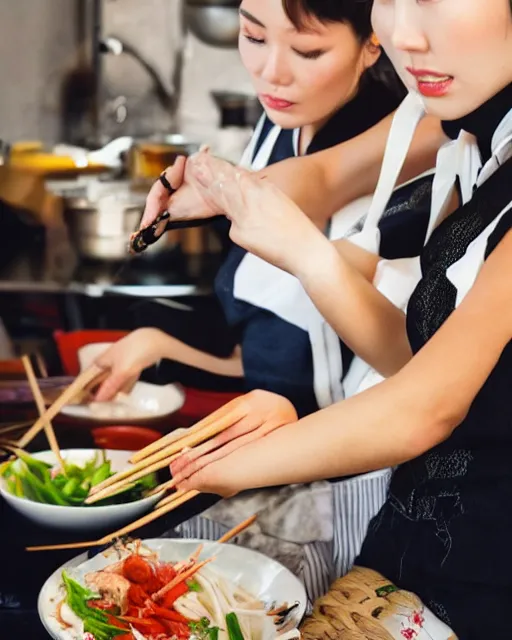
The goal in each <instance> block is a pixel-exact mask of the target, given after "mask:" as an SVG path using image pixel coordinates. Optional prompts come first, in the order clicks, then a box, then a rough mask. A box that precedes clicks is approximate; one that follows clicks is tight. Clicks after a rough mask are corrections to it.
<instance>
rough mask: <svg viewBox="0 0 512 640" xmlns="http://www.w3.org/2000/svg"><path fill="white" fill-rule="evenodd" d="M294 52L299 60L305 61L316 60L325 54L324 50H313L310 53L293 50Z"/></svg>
mask: <svg viewBox="0 0 512 640" xmlns="http://www.w3.org/2000/svg"><path fill="white" fill-rule="evenodd" d="M294 51H295V53H296V54H297V55H299V56H300V57H301V58H305V59H306V60H317V59H318V58H320V57H321V56H323V55H324V53H325V50H324V49H313V50H312V51H297V49H294Z"/></svg>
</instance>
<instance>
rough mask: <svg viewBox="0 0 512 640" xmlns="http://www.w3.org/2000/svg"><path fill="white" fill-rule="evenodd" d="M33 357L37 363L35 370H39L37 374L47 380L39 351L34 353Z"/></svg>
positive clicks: (46, 371) (44, 365) (46, 370)
mask: <svg viewBox="0 0 512 640" xmlns="http://www.w3.org/2000/svg"><path fill="white" fill-rule="evenodd" d="M34 357H35V359H36V362H37V368H38V369H39V373H40V374H41V377H42V378H47V377H48V369H47V368H46V364H45V362H44V359H43V356H42V355H41V353H40V352H39V351H36V352H35V354H34Z"/></svg>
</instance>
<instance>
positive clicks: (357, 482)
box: [175, 469, 392, 605]
mask: <svg viewBox="0 0 512 640" xmlns="http://www.w3.org/2000/svg"><path fill="white" fill-rule="evenodd" d="M391 473H392V472H391V470H390V469H384V470H383V471H376V472H373V473H368V474H365V475H361V476H357V477H354V478H351V479H349V480H341V481H339V482H335V483H332V499H333V519H334V527H333V529H334V534H333V538H332V540H330V541H329V542H313V543H309V544H306V545H304V546H303V547H302V549H303V557H302V562H301V568H300V570H299V572H298V577H299V578H300V579H301V581H302V582H303V584H304V586H305V588H306V592H307V594H308V599H309V604H310V605H311V604H312V603H313V602H314V601H315V600H316V599H317V598H318V597H320V596H321V595H323V594H324V593H326V592H327V591H328V589H329V586H330V584H331V583H332V582H333V581H334V580H335V579H336V578H339V577H340V576H343V575H345V574H346V573H347V571H349V569H350V568H351V567H352V565H353V563H354V560H355V558H356V557H357V555H358V554H359V551H360V549H361V545H362V542H363V539H364V537H365V535H366V530H367V528H368V523H369V522H370V520H371V519H372V518H373V516H375V515H376V514H377V512H378V511H379V509H380V507H381V506H382V504H383V503H384V500H385V499H386V495H387V488H388V484H389V480H390V478H391ZM297 526H300V522H298V523H297ZM228 529H229V527H226V526H225V525H223V524H220V523H218V522H214V521H213V520H211V519H210V518H208V517H207V516H204V515H202V516H196V517H194V518H192V519H191V520H188V521H187V522H183V523H182V524H180V525H179V526H178V527H177V528H176V532H175V533H176V534H177V535H179V536H180V537H183V538H200V539H205V540H217V539H218V538H220V537H221V536H222V535H223V534H224V533H226V532H227V531H228ZM258 550H261V549H258Z"/></svg>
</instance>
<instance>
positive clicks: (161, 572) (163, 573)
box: [156, 563, 176, 584]
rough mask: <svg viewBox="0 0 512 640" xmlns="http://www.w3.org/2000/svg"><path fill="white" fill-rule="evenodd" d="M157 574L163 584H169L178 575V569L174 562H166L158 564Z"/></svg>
mask: <svg viewBox="0 0 512 640" xmlns="http://www.w3.org/2000/svg"><path fill="white" fill-rule="evenodd" d="M156 575H157V576H158V579H159V580H160V581H161V582H162V584H167V583H168V582H170V581H171V580H174V578H175V577H176V570H175V569H174V567H173V566H172V564H170V563H164V564H160V565H158V566H157V568H156Z"/></svg>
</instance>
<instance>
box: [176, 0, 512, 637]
mask: <svg viewBox="0 0 512 640" xmlns="http://www.w3.org/2000/svg"><path fill="white" fill-rule="evenodd" d="M372 20H373V24H374V27H375V30H376V32H377V34H378V35H379V37H380V39H381V41H382V42H383V45H384V47H385V48H386V51H387V53H388V54H389V56H390V58H391V59H392V61H393V64H394V66H395V68H396V69H397V71H398V72H399V73H400V75H401V77H403V78H404V80H405V82H406V83H407V86H408V87H409V90H410V93H409V95H408V97H407V98H406V100H405V101H404V103H403V105H405V106H406V107H407V108H406V109H402V106H403V105H402V106H401V107H400V108H399V112H397V116H396V120H395V123H394V124H396V126H394V130H393V131H392V134H391V136H390V139H389V147H388V149H389V150H390V153H389V155H388V154H386V158H385V161H384V165H383V172H384V173H387V171H388V170H389V168H390V167H391V168H392V169H393V171H391V173H390V175H393V174H394V172H395V171H396V169H397V167H399V165H400V163H401V161H402V160H403V157H404V154H405V152H406V150H407V145H405V144H403V142H404V140H400V136H398V138H397V136H396V135H395V134H396V133H399V134H400V133H401V132H403V131H404V130H405V128H411V127H412V128H413V127H414V126H415V125H416V123H417V119H418V117H421V115H422V113H424V112H425V111H426V112H427V113H430V114H433V115H435V116H437V117H438V118H441V119H442V122H443V129H444V131H445V134H446V142H445V145H444V146H443V147H442V148H441V149H440V152H439V155H438V161H437V166H436V172H435V178H434V183H433V189H432V211H431V219H430V223H429V228H428V233H427V236H426V241H425V246H424V248H423V249H422V251H421V255H420V259H421V280H420V281H419V283H418V285H417V286H416V288H415V290H414V292H413V294H412V296H411V297H410V300H409V303H408V306H407V313H406V314H404V313H402V312H401V311H400V310H399V309H396V308H393V306H392V305H390V304H389V303H388V302H387V301H386V300H385V299H384V298H383V297H382V299H381V302H382V306H381V308H380V311H379V312H378V313H376V311H377V309H376V306H375V305H374V304H372V305H371V307H370V306H369V305H368V304H367V303H368V301H369V300H370V299H371V300H373V297H371V294H372V293H375V291H372V287H371V278H370V282H366V285H365V283H364V282H363V281H362V278H361V276H362V274H361V273H360V272H358V271H357V269H354V267H353V265H351V264H349V263H348V262H347V260H346V259H345V257H344V256H343V254H342V252H340V251H339V250H338V249H339V247H337V246H336V243H329V242H328V241H327V240H326V239H325V237H323V236H322V234H320V233H319V232H318V230H317V229H316V228H315V226H314V225H313V224H311V222H310V221H309V220H308V219H307V218H306V216H304V215H303V214H302V212H301V211H300V210H299V209H298V208H297V207H296V206H295V205H294V204H293V203H292V202H291V201H290V200H288V199H287V198H286V197H284V196H283V194H282V193H280V192H279V191H278V190H277V189H276V188H275V187H273V185H271V183H270V182H269V181H265V180H258V179H257V178H256V177H255V176H252V175H250V174H249V173H247V172H244V171H242V170H236V169H233V168H232V167H230V166H226V164H225V163H222V162H220V161H218V160H215V159H213V158H210V157H208V155H207V154H202V155H201V156H199V157H198V158H196V159H195V160H194V161H193V162H191V164H190V167H189V177H190V178H191V179H196V180H197V184H198V185H199V186H201V188H202V189H203V190H204V195H205V196H207V197H208V199H209V202H210V206H214V207H215V208H216V210H218V211H225V212H226V215H228V216H229V218H230V220H231V221H232V226H231V231H230V233H231V236H232V238H233V240H234V241H236V242H238V243H240V244H241V245H242V246H244V247H245V248H246V249H247V250H249V251H252V252H254V253H255V254H257V255H259V256H260V257H262V258H264V259H266V260H269V261H271V262H272V263H273V264H276V265H278V266H279V267H281V268H282V269H285V270H286V271H288V272H289V273H292V274H294V275H295V276H296V277H297V278H298V279H299V280H300V281H301V283H302V284H303V286H304V288H305V289H306V291H307V292H308V293H309V294H310V296H311V298H312V300H313V301H314V302H315V304H316V305H317V307H318V308H319V310H320V311H321V312H322V313H323V314H324V315H325V317H326V318H328V319H329V321H330V322H331V323H332V325H333V326H334V327H336V328H337V330H338V332H339V334H340V335H342V336H344V337H345V339H347V341H350V342H351V343H352V344H354V343H358V342H360V341H363V342H367V343H370V348H369V349H368V351H367V354H368V357H369V361H370V362H371V363H372V364H373V365H374V366H375V367H376V368H377V369H379V370H381V371H386V373H387V376H388V377H387V379H386V380H385V381H383V382H382V383H380V384H378V385H376V386H374V387H373V388H372V389H369V390H368V391H365V392H363V393H361V394H359V395H357V396H355V397H352V398H349V399H347V400H345V401H344V402H340V403H337V404H334V405H332V406H331V407H328V408H327V409H324V410H321V411H319V412H317V413H315V414H312V415H310V416H307V417H306V418H304V419H302V420H299V421H298V422H295V423H291V424H287V425H285V426H282V427H280V428H276V429H273V426H274V425H275V424H277V423H278V420H277V418H278V414H276V413H274V412H273V410H272V407H276V406H278V405H277V404H276V400H275V397H274V396H273V395H272V394H268V393H266V392H261V393H260V394H259V396H260V398H259V405H260V406H261V407H262V410H261V411H260V413H259V415H257V414H256V412H249V413H248V414H247V415H245V416H244V415H243V412H239V413H238V415H237V418H238V420H239V426H240V427H243V428H237V425H234V427H233V429H232V430H231V433H230V438H234V440H233V441H232V442H229V443H228V444H227V446H226V447H225V448H224V449H223V448H220V449H218V450H216V451H213V455H212V452H211V451H210V452H209V455H208V456H207V459H206V460H201V459H199V460H198V459H195V460H194V461H193V463H192V464H191V465H190V466H189V465H187V458H188V457H189V456H190V458H193V457H194V456H193V455H191V454H190V452H189V453H186V454H184V456H183V458H182V460H181V462H180V463H179V467H180V470H179V472H178V469H177V468H176V467H177V466H178V463H176V466H175V468H174V469H173V471H174V472H176V473H179V475H178V476H177V477H176V480H177V481H178V487H179V488H180V489H183V490H189V489H198V490H200V491H206V492H216V493H219V494H221V495H225V496H226V495H228V496H232V495H234V494H236V493H237V492H239V491H241V490H247V489H249V488H255V487H265V486H275V485H281V484H284V483H295V482H307V481H318V480H321V479H323V478H328V477H333V476H340V475H348V474H354V473H361V472H365V471H368V470H371V469H379V468H381V467H382V466H385V465H397V468H396V471H395V472H394V474H393V478H392V480H391V484H390V489H389V495H388V497H387V500H386V502H385V504H384V505H383V507H382V509H381V510H380V512H379V514H378V515H377V516H376V517H375V519H374V520H373V521H372V523H371V525H370V527H369V530H368V534H367V536H366V539H365V542H364V544H363V547H362V551H361V554H360V556H359V557H358V559H357V562H356V564H357V565H359V567H358V568H356V569H355V570H353V571H351V572H350V573H349V574H348V576H347V577H346V578H344V579H343V578H342V579H341V580H340V581H339V582H338V584H337V585H336V590H335V591H336V593H335V594H333V596H332V597H331V602H330V603H329V602H327V600H324V599H322V600H321V601H320V602H319V605H318V606H319V608H318V617H317V619H316V623H315V625H314V627H313V626H310V625H309V624H308V625H306V628H305V632H304V637H305V638H306V639H307V640H309V639H310V638H314V639H315V640H316V639H317V638H323V637H329V638H331V637H343V638H345V637H347V638H354V639H355V638H357V639H359V638H378V639H386V640H388V639H389V638H392V639H398V638H417V639H418V640H419V639H420V638H421V639H423V638H425V639H427V638H428V639H433V640H446V639H447V638H456V637H458V638H460V640H481V639H483V638H508V637H510V616H509V612H508V605H509V599H510V594H511V593H512V571H511V566H509V565H510V563H511V560H510V558H511V555H510V551H509V541H510V527H511V524H512V500H511V496H512V466H511V464H510V459H511V456H512V439H511V434H512V432H511V428H510V427H511V424H512V412H511V407H510V398H509V396H510V381H511V379H512V278H511V277H510V275H511V272H512V11H511V3H510V0H439V1H435V2H428V1H426V2H418V1H417V0H394V1H393V2H389V1H388V0H375V4H374V9H373V14H372ZM409 107H411V110H410V111H408V108H409ZM402 116H406V117H403V118H402ZM397 141H398V143H399V144H398V146H397V144H396V143H397ZM196 163H197V164H196ZM305 256H306V259H305ZM363 285H364V286H363ZM363 291H364V294H365V295H364V296H363V295H360V296H359V299H358V303H359V307H360V310H361V318H364V319H366V320H367V321H368V322H367V323H366V322H362V321H361V320H359V322H357V318H355V316H353V317H352V318H350V314H347V308H348V307H347V305H348V304H349V302H350V301H351V299H352V298H353V294H354V292H358V293H360V294H362V292H363ZM370 324H371V327H372V331H371V332H370V331H368V328H369V327H370ZM364 328H366V329H367V330H366V332H364V331H363V329H364ZM265 396H266V398H267V399H266V402H265V401H264V397H265ZM248 426H251V427H258V429H259V430H260V431H259V433H258V429H256V430H255V431H252V432H249V431H250V430H249V429H247V427H248ZM269 431H272V433H269ZM249 435H250V436H251V437H252V440H253V441H252V442H250V443H247V437H248V436H249ZM259 435H261V436H262V437H261V438H259V437H258V436H259ZM240 438H245V440H244V441H243V442H244V446H242V447H240V448H236V446H235V447H233V443H235V444H236V442H237V440H238V441H240ZM226 440H229V438H224V443H223V444H226ZM214 445H215V443H212V446H214ZM376 572H378V573H379V574H381V575H378V574H377V573H376ZM382 576H385V578H384V577H382ZM402 589H404V590H407V591H409V592H412V593H414V594H417V597H416V598H414V597H409V598H408V599H409V605H407V606H404V604H405V603H404V599H403V598H402V603H398V601H397V600H396V599H395V596H396V594H397V593H403V592H402V591H401V590H402ZM332 598H334V600H335V601H337V607H338V608H339V610H340V615H339V616H337V622H338V625H337V626H333V625H331V624H330V621H329V618H331V619H333V618H334V617H335V616H334V615H332V617H331V612H333V609H334V607H332V604H333V600H332ZM393 599H394V602H393V603H392V604H391V607H390V601H391V600H393ZM414 600H415V603H414V605H413V606H412V609H411V607H410V605H411V604H412V601H414ZM324 613H325V615H323V614H324ZM432 613H433V614H435V616H437V619H435V616H433V615H432ZM441 621H442V622H441ZM448 627H450V628H451V629H453V632H451V631H450V629H449V628H448ZM370 628H371V632H370V631H369V630H370Z"/></svg>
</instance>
